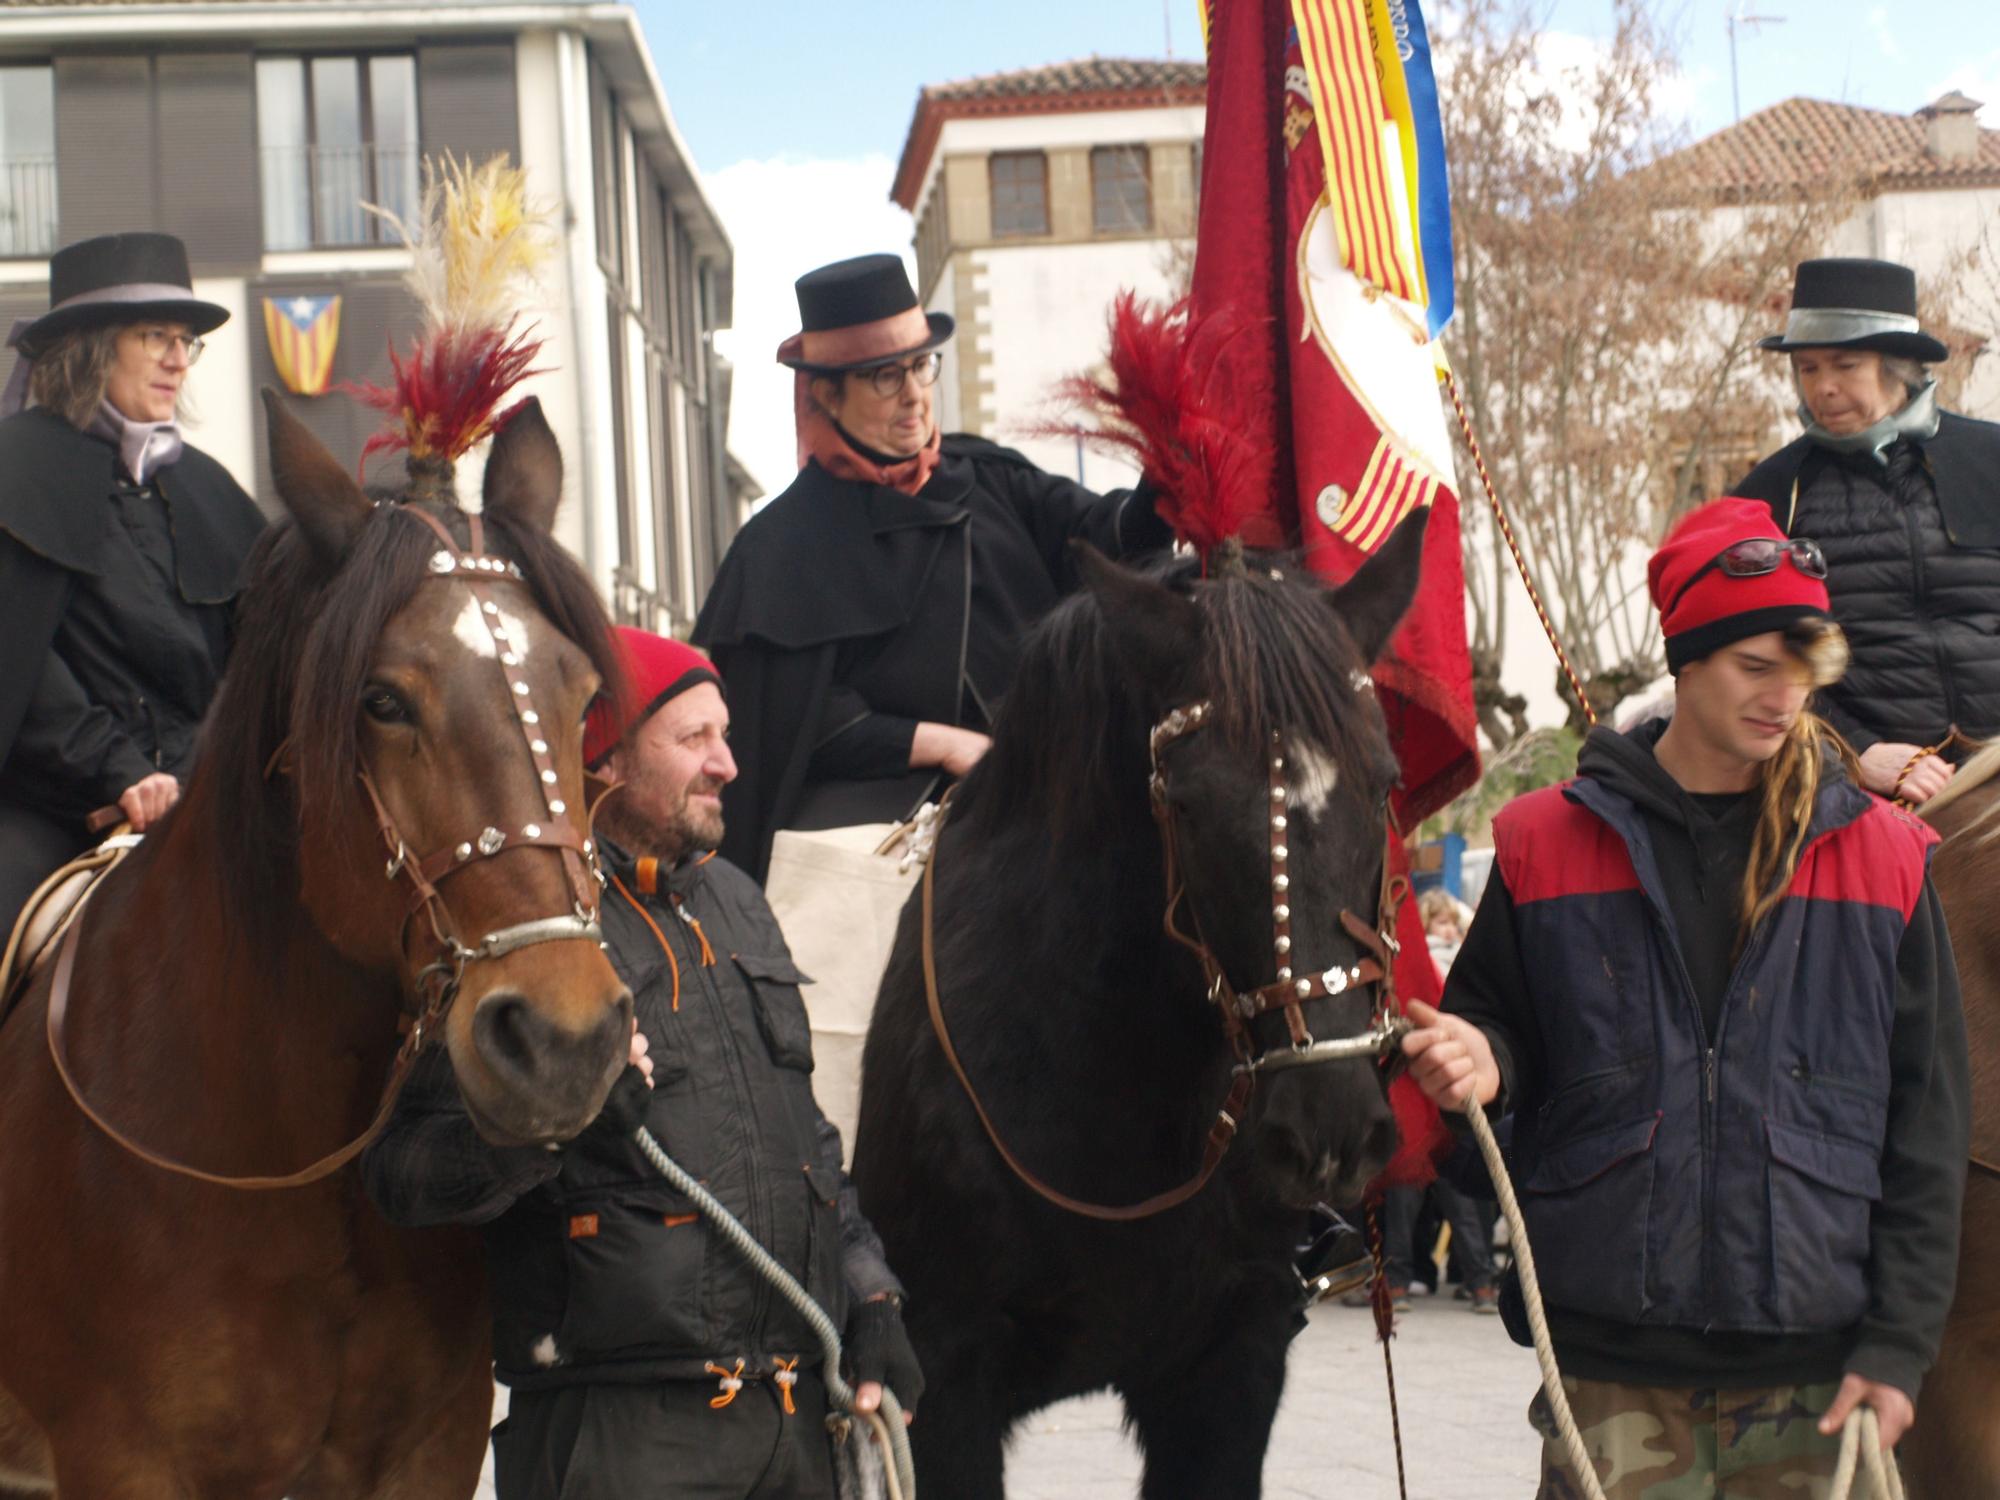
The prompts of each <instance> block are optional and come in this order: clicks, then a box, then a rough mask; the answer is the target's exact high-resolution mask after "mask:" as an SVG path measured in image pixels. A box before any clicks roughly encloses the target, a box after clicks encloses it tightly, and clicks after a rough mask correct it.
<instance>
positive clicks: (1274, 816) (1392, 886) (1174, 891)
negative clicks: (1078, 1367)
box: [921, 699, 1410, 1222]
mask: <svg viewBox="0 0 2000 1500" xmlns="http://www.w3.org/2000/svg"><path fill="white" fill-rule="evenodd" d="M1214 712H1215V709H1214V704H1213V702H1212V701H1210V700H1206V699H1204V700H1202V701H1200V702H1197V703H1191V704H1187V705H1185V706H1183V707H1180V708H1176V709H1174V710H1172V711H1171V712H1170V713H1168V714H1167V715H1166V716H1165V717H1164V718H1162V719H1161V720H1160V721H1159V722H1158V723H1157V724H1155V725H1154V726H1153V728H1152V732H1151V734H1150V735H1149V736H1148V740H1147V748H1148V751H1149V754H1150V757H1151V761H1152V774H1151V777H1150V778H1149V781H1148V790H1149V796H1150V800H1151V804H1152V809H1153V820H1154V822H1155V823H1156V824H1157V825H1158V827H1159V830H1160V843H1161V850H1162V854H1163V856H1164V858H1163V864H1164V867H1165V872H1166V906H1165V911H1164V914H1163V916H1162V919H1161V925H1162V927H1163V928H1164V930H1165V932H1166V934H1167V936H1168V937H1170V938H1172V939H1173V940H1174V941H1175V942H1176V943H1179V944H1180V945H1181V946H1182V947H1184V948H1186V949H1188V950H1189V951H1190V952H1192V953H1193V954H1194V955H1195V957H1196V959H1197V960H1198V961H1199V963H1200V964H1201V969H1202V977H1203V979H1204V980H1205V981H1206V983H1207V988H1208V999H1209V1002H1210V1003H1211V1004H1212V1005H1214V1006H1215V1007H1216V1010H1217V1012H1218V1014H1219V1015H1220V1016H1221V1018H1222V1029H1223V1034H1224V1035H1225V1036H1226V1037H1227V1038H1228V1041H1229V1047H1230V1051H1231V1052H1232V1053H1233V1054H1234V1056H1235V1058H1236V1063H1235V1066H1234V1067H1233V1068H1232V1069H1231V1071H1230V1083H1229V1092H1228V1093H1227V1095H1225V1097H1224V1098H1223V1101H1222V1104H1221V1105H1220V1107H1218V1108H1217V1110H1216V1112H1215V1120H1214V1123H1213V1124H1211V1125H1210V1127H1209V1131H1208V1137H1207V1141H1206V1143H1205V1144H1204V1146H1203V1148H1202V1159H1201V1166H1200V1167H1199V1168H1198V1169H1197V1170H1196V1172H1195V1174H1194V1175H1193V1176H1192V1177H1190V1178H1188V1179H1187V1180H1186V1181H1185V1182H1183V1183H1181V1184H1180V1186H1178V1187H1175V1188H1170V1189H1168V1190H1167V1191H1165V1192H1162V1193H1156V1194H1155V1195H1153V1196H1152V1197H1150V1198H1146V1199H1144V1200H1142V1201H1140V1202H1138V1203H1131V1204H1122V1205H1111V1204H1103V1203H1090V1202H1086V1201H1084V1200H1082V1199H1079V1198H1072V1197H1070V1196H1069V1195H1068V1194H1067V1193H1063V1192H1060V1191H1058V1190H1057V1189H1056V1188H1053V1187H1051V1186H1049V1184H1048V1183H1046V1182H1044V1181H1043V1180H1042V1179H1041V1178H1040V1177H1038V1176H1037V1175H1035V1173H1033V1172H1032V1171H1030V1170H1029V1169H1028V1167H1027V1166H1026V1165H1025V1164H1024V1163H1023V1162H1022V1161H1021V1159H1020V1158H1019V1157H1017V1156H1016V1155H1015V1154H1014V1152H1013V1151H1012V1150H1011V1149H1009V1147H1008V1145H1007V1143H1006V1141H1005V1140H1004V1139H1002V1137H1001V1135H1000V1131H999V1127H997V1126H996V1125H995V1124H994V1123H993V1117H992V1116H991V1115H990V1114H988V1113H987V1110H986V1106H985V1104H984V1102H983V1101H981V1099H980V1097H979V1091H978V1090H977V1089H975V1088H974V1087H973V1085H972V1079H971V1078H970V1077H969V1076H967V1074H966V1071H965V1065H964V1063H963V1062H961V1061H960V1059H959V1056H958V1049H957V1048H956V1047H954V1046H953V1045H952V1040H951V1031H950V1028H949V1027H948V1026H947V1025H946V1023H945V1018H944V1006H943V1002H942V1000H941V999H940V996H939V989H938V977H937V955H936V949H935V941H934V935H933V928H934V925H935V922H934V912H935V901H934V894H933V893H934V888H935V884H936V871H937V851H938V849H939V848H940V847H941V845H942V832H943V825H944V819H945V814H946V813H947V811H948V810H949V808H950V802H951V798H950V794H949V793H947V794H946V797H945V801H944V803H943V805H941V806H940V807H939V808H938V816H937V831H938V838H937V842H935V843H934V844H933V845H932V852H931V857H930V859H929V860H928V861H926V862H925V865H924V875H923V922H922V926H921V932H922V938H923V968H924V996H925V1000H926V1001H927V1002H928V1004H929V1007H930V1017H931V1030H932V1031H933V1032H934V1033H935V1034H936V1036H937V1039H938V1045H939V1046H940V1047H941V1048H942V1049H943V1050H944V1056H945V1061H946V1062H947V1063H948V1064H950V1066H951V1070H952V1073H953V1074H954V1075H955V1076H956V1077H957V1079H958V1083H959V1087H960V1088H962V1089H964V1090H965V1096H966V1098H967V1099H968V1100H969V1101H970V1102H971V1104H972V1109H973V1113H974V1114H976V1115H977V1116H978V1117H979V1123H980V1124H981V1125H982V1126H983V1127H984V1128H985V1131H986V1137H987V1139H988V1140H989V1141H991V1142H992V1143H993V1149H994V1150H995V1151H997V1152H999V1154H1000V1159H1001V1160H1002V1161H1004V1162H1005V1163H1006V1164H1007V1166H1008V1168H1009V1169H1010V1170H1011V1171H1012V1172H1013V1173H1014V1175H1015V1176H1016V1177H1018V1178H1019V1179H1020V1180H1021V1182H1022V1183H1023V1184H1024V1185H1026V1186H1027V1187H1028V1188H1030V1189H1032V1190H1033V1191H1034V1192H1035V1193H1037V1194H1039V1195H1040V1196H1041V1197H1043V1198H1045V1199H1047V1200H1048V1201H1049V1202H1050V1203H1053V1204H1055V1205H1056V1206H1057V1207H1058V1208H1061V1209H1065V1210H1067V1211H1068V1212H1070V1213H1073V1214H1079V1215H1082V1216H1083V1217H1085V1218H1091V1219H1103V1220H1110V1221H1114V1222H1129V1221H1131V1220H1134V1219H1145V1218H1150V1217H1152V1216H1153V1215H1155V1214H1159V1213H1164V1212H1165V1211H1166V1210H1168V1209H1170V1208H1176V1207H1178V1206H1180V1205H1181V1204H1183V1203H1185V1202H1187V1201H1188V1199H1190V1198H1192V1197H1193V1196H1194V1195H1195V1194H1196V1193H1198V1192H1200V1191H1201V1190H1202V1188H1204V1187H1205V1186H1207V1184H1208V1180H1209V1178H1211V1177H1213V1176H1214V1175H1215V1170H1216V1168H1217V1167H1219V1166H1220V1165H1221V1164H1222V1158H1223V1157H1224V1156H1225V1155H1226V1154H1227V1153H1228V1150H1229V1147H1230V1144H1231V1142H1232V1141H1234V1139H1235V1136H1236V1130H1237V1126H1238V1124H1239V1122H1240V1121H1241V1120H1242V1118H1243V1114H1244V1111H1245V1110H1246V1109H1247V1108H1248V1107H1249V1104H1250V1096H1251V1094H1252V1092H1253V1091H1254V1090H1255V1088H1256V1084H1257V1078H1258V1076H1259V1075H1260V1074H1263V1073H1270V1072H1276V1071H1278V1070H1280V1069H1284V1068H1295V1067H1306V1066H1312V1065H1315V1064H1322V1063H1330V1062H1340V1061H1344V1060H1347V1059H1350V1058H1361V1057H1373V1058H1382V1057H1386V1056H1388V1055H1389V1054H1391V1053H1392V1052H1393V1051H1394V1050H1395V1047H1396V1045H1397V1043H1398V1042H1399V1041H1401V1039H1402V1037H1403V1035H1404V1033H1405V1032H1407V1031H1408V1030H1409V1029H1410V1023H1409V1022H1408V1021H1406V1020H1404V1019H1402V1017H1401V1016H1399V1015H1398V1014H1397V1013H1396V1005H1395V994H1394V981H1393V978H1392V975H1391V969H1392V967H1393V965H1394V962H1395V955H1396V952H1397V950H1398V945H1397V942H1396V938H1395V936H1394V930H1395V922H1396V914H1397V911H1398V909H1399V908H1400V906H1401V904H1402V900H1403V898H1404V896H1405V895H1407V893H1408V884H1407V882H1406V881H1405V880H1404V879H1403V878H1402V877H1401V876H1396V877H1393V878H1392V877H1391V876H1390V875H1389V865H1388V862H1387V860H1386V859H1385V860H1384V863H1383V882H1382V893H1381V899H1380V902H1379V905H1378V923H1379V925H1378V926H1374V927H1371V926H1369V925H1368V924H1367V923H1366V922H1364V921H1362V920H1361V919H1360V918H1359V917H1357V916H1355V915H1354V914H1353V913H1352V912H1349V911H1342V912H1341V914H1340V924H1341V927H1342V928H1343V929H1344V930H1345V931H1346V932H1347V934H1348V936H1349V937H1350V938H1352V939H1353V940H1354V941H1355V943H1356V944H1358V945H1359V946H1360V947H1361V948H1362V949H1363V950H1364V954H1363V957H1362V958H1361V959H1360V960H1359V961H1358V962H1356V963H1354V964H1352V965H1350V966H1349V967H1347V968H1345V969H1342V968H1330V969H1326V970H1324V971H1321V972H1317V973H1311V974H1307V975H1304V976H1301V975H1299V974H1298V973H1297V972H1296V966H1295V965H1294V963H1293V957H1292V932H1291V919H1292V911H1291V874H1290V870H1289V868H1288V866H1289V860H1290V856H1291V851H1290V849H1289V848H1288V847H1287V844H1286V837H1287V829H1288V827H1289V824H1290V816H1289V814H1288V813H1287V811H1286V809H1287V807H1288V806H1289V805H1290V800H1291V787H1290V782H1289V778H1288V776H1287V774H1286V764H1285V751H1284V737H1283V735H1282V734H1281V733H1280V732H1279V731H1277V730H1273V731H1272V733H1271V756H1270V761H1269V781H1270V793H1269V797H1270V801H1269V809H1268V817H1267V819H1266V823H1267V829H1268V833H1269V839H1270V868H1271V927H1272V946H1273V949H1274V957H1275V959H1276V969H1277V976H1276V978H1274V979H1273V980H1272V981H1271V982H1270V983H1268V984H1263V985H1259V986H1257V987H1256V988H1254V989H1249V990H1238V989H1236V988H1235V987H1234V986H1233V985H1231V984H1230V982H1229V977H1228V974H1227V972H1226V971H1225V970H1224V968H1223V966H1222V963H1221V961H1220V960H1218V959H1217V958H1216V956H1215V953H1214V950H1213V949H1211V948H1210V947H1209V945H1208V943H1207V941H1206V940H1205V939H1204V938H1203V937H1202V936H1201V921H1200V917H1199V915H1196V916H1195V918H1194V932H1193V933H1192V934H1190V933H1188V932H1187V931H1185V930H1184V929H1183V928H1182V926H1181V923H1180V919H1179V912H1180V910H1181V908H1182V907H1183V906H1184V905H1186V903H1187V885H1186V882H1185V881H1184V880H1183V879H1182V878H1181V874H1180V869H1181V857H1180V834H1179V828H1178V825H1177V824H1176V822H1175V819H1174V812H1173V805H1172V803H1171V802H1170V801H1169V799H1168V797H1167V773H1166V765H1165V761H1164V759H1163V756H1164V752H1165V751H1166V750H1167V749H1168V748H1169V747H1170V746H1172V745H1173V744H1175V743H1176V742H1177V741H1179V740H1181V739H1184V738H1186V737H1187V736H1188V735H1190V734H1193V733H1194V732H1195V731H1196V730H1198V729H1200V728H1202V727H1203V726H1204V725H1206V724H1207V723H1208V722H1209V720H1210V719H1211V718H1212V717H1213V716H1214ZM1385 826H1386V819H1385ZM1369 985H1374V986H1376V992H1377V993H1376V1006H1375V1017H1374V1020H1373V1022H1372V1023H1371V1024H1370V1026H1369V1027H1368V1029H1367V1030H1366V1031H1363V1032H1359V1033H1357V1034H1355V1035H1353V1036H1347V1037H1337V1038H1328V1039H1325V1040H1321V1039H1318V1038H1315V1037H1314V1036H1313V1034H1312V1032H1311V1031H1310V1030H1309V1029H1308V1028H1307V1026H1306V1020H1305V1012H1304V1010H1303V1008H1302V1007H1304V1006H1305V1005H1307V1004H1308V1003H1310V1002H1311V1001H1314V1000H1318V999H1323V998H1325V997H1328V996H1334V995H1343V994H1346V993H1347V992H1348V991H1350V990H1355V989H1361V988H1364V987H1366V986H1369ZM1274 1010H1276V1011H1282V1012H1283V1014H1284V1017H1285V1024H1286V1029H1287V1031H1288V1032H1289V1033H1290V1037H1291V1045H1290V1046H1288V1047H1281V1048H1273V1049H1261V1050H1260V1049H1259V1048H1258V1047H1257V1045H1256V1042H1255V1039H1254V1038H1253V1037H1252V1036H1251V1034H1250V1023H1251V1022H1252V1021H1253V1020H1255V1019H1256V1018H1257V1017H1258V1016H1260V1015H1265V1014H1268V1013H1269V1012H1271V1011H1274Z"/></svg>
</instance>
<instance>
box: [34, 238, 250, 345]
mask: <svg viewBox="0 0 2000 1500" xmlns="http://www.w3.org/2000/svg"><path fill="white" fill-rule="evenodd" d="M193 283H194V278H193V277H192V276H190V275H189V274H188V257H187V246H185V245H183V244H182V243H181V242H180V241H179V240H178V239H176V238H175V237H174V236H173V235H171V234H145V233H138V234H101V235H99V236H97V238H95V239H89V240H82V241H79V242H78V243H76V244H74V245H69V246H66V247H64V248H63V249H61V250H58V251H56V253H55V254H54V255H52V256H50V257H49V310H48V311H47V312H45V313H43V314H42V315H41V316H40V317H39V318H36V319H35V320H34V321H32V322H31V323H29V324H28V325H27V326H26V327H25V328H21V329H20V330H19V331H18V332H17V333H16V334H15V335H14V336H13V338H12V339H11V340H10V342H12V343H13V344H15V345H16V346H18V347H19V348H21V349H23V350H25V351H27V352H28V353H30V354H35V353H39V352H40V351H41V350H43V349H46V348H47V347H48V345H49V343H50V341H51V340H53V339H54V338H56V337H57V336H58V335H59V334H64V333H68V332H69V331H70V330H71V329H73V328H89V327H93V326H96V325H100V324H104V323H133V322H137V321H139V320H140V319H142V318H158V319H160V320H162V321H164V322H169V323H185V324H187V325H188V326H189V327H190V328H192V329H193V330H194V331H195V332H196V333H207V332H209V331H210V330H212V329H216V328H220V327H221V326H222V325H223V324H224V323H227V322H228V321H229V309H228V308H226V307H222V306H219V305H218V304H216V303H213V302H204V301H202V300H201V299H200V298H199V297H197V296H195V294H194V284H193Z"/></svg>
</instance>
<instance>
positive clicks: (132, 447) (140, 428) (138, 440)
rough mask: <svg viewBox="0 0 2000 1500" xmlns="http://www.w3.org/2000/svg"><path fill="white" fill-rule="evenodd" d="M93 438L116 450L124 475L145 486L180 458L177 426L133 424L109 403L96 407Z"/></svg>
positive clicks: (92, 429) (151, 423) (173, 423)
mask: <svg viewBox="0 0 2000 1500" xmlns="http://www.w3.org/2000/svg"><path fill="white" fill-rule="evenodd" d="M88 430H89V431H90V432H91V433H92V435H94V436H96V437H101V438H106V439H109V440H110V442H111V444H112V446H114V447H115V448H117V450H118V458H119V461H120V462H122V463H123V464H124V465H125V472H126V473H127V474H130V475H131V476H132V478H133V480H134V481H135V482H136V483H139V484H144V483H145V482H146V481H147V480H148V479H150V478H151V477H152V476H153V475H154V474H156V473H158V472H159V471H160V470H161V469H164V468H166V467H167V465H169V464H171V463H173V462H174V461H175V460H176V459H178V458H179V457H180V456H181V428H180V423H178V422H176V421H174V420H173V419H171V418H169V419H168V420H167V421H164V422H134V421H133V420H132V419H131V418H130V417H127V416H126V415H125V414H124V413H123V412H121V411H119V410H118V408H117V407H115V406H113V405H112V404H111V403H110V402H109V401H105V402H102V403H100V404H99V406H98V408H97V415H96V416H95V417H93V418H92V419H91V423H90V427H89V429H88Z"/></svg>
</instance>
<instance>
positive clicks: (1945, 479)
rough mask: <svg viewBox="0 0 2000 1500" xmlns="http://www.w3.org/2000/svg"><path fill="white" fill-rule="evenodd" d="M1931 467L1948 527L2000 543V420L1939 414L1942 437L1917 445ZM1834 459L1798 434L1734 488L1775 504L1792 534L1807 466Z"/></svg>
mask: <svg viewBox="0 0 2000 1500" xmlns="http://www.w3.org/2000/svg"><path fill="white" fill-rule="evenodd" d="M1917 446H1918V447H1919V448H1920V449H1921V450H1922V451H1923V455H1924V463H1925V464H1926V465H1927V466H1928V467H1929V469H1930V471H1931V481H1932V483H1933V485H1934V486H1935V487H1936V490H1937V499H1938V510H1939V511H1940V512H1941V513H1942V514H1943V516H1944V525H1945V531H1946V532H1947V533H1948V534H1949V535H1950V537H1951V539H1952V541H1953V542H1955V543H1957V544H1958V545H1959V546H1961V547H2000V423H1995V422H1982V421H1979V420H1978V419H1977V418H1975V417H1962V416H1960V415H1959V414H1958V413H1957V412H1949V411H1947V412H1940V413H1938V430H1937V435H1936V436H1935V437H1932V438H1931V439H1930V440H1929V441H1927V442H1923V443H1919V444H1918V445H1917ZM1828 457H1830V455H1828V454H1827V453H1826V452H1825V450H1823V449H1822V448H1820V447H1819V445H1818V444H1816V443H1815V442H1813V440H1812V439H1811V438H1809V437H1801V438H1797V439H1795V440H1794V441H1792V442H1790V443H1787V444H1786V445H1785V446H1784V447H1782V448H1780V449H1779V450H1778V451H1777V452H1776V453H1773V454H1772V455H1771V456H1770V457H1769V458H1767V459H1765V460H1764V461H1763V462H1761V463H1760V464H1758V465H1757V467H1756V468H1754V469H1752V470H1751V471H1750V472H1749V474H1748V475H1747V476H1745V477H1744V479H1743V481H1742V482H1741V483H1740V484H1738V485H1737V486H1736V488H1735V489H1734V490H1733V491H1732V492H1731V493H1733V494H1737V495H1741V496H1742V497H1743V498H1744V499H1746V500H1762V501H1763V502H1764V503H1765V504H1766V505H1768V506H1770V507H1771V514H1772V515H1773V516H1774V517H1776V519H1777V522H1778V525H1779V526H1780V527H1782V528H1783V529H1784V530H1785V531H1787V532H1789V531H1790V530H1791V529H1792V528H1791V520H1792V512H1793V509H1794V508H1795V507H1796V505H1797V504H1798V496H1799V488H1800V485H1801V483H1802V480H1803V476H1804V474H1805V471H1806V468H1807V465H1808V464H1809V463H1811V462H1812V461H1814V460H1815V459H1826V458H1828Z"/></svg>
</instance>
